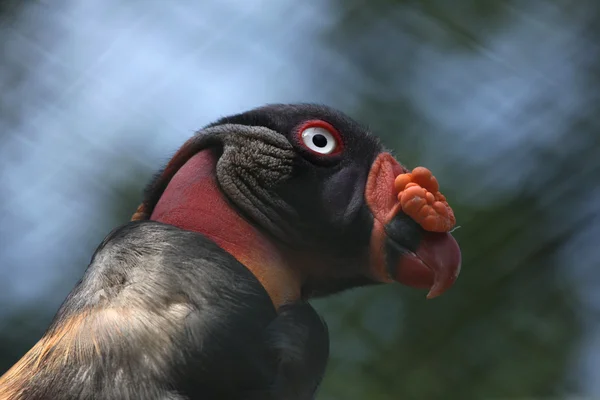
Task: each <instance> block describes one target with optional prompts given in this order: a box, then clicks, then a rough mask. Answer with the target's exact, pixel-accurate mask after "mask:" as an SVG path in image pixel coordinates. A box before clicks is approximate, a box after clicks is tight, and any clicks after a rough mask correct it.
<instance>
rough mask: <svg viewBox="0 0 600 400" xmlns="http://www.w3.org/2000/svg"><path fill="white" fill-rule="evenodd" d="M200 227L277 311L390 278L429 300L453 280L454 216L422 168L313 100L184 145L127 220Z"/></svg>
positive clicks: (230, 123)
mask: <svg viewBox="0 0 600 400" xmlns="http://www.w3.org/2000/svg"><path fill="white" fill-rule="evenodd" d="M148 219H149V220H155V221H160V222H163V223H167V224H170V225H174V226H177V227H179V228H182V229H185V230H191V231H196V232H200V233H202V234H204V235H206V236H207V237H209V238H210V239H212V240H213V241H215V242H216V243H217V244H218V245H219V246H220V247H222V248H224V249H225V250H227V251H228V252H229V253H230V254H232V255H234V256H235V258H236V259H237V260H238V261H240V262H241V263H242V264H244V265H245V266H246V267H247V268H248V269H250V270H251V271H252V273H253V274H254V275H255V276H256V277H257V278H258V279H259V281H260V282H261V284H262V285H263V286H264V288H265V289H266V290H267V292H268V294H269V296H270V297H271V300H272V301H273V303H274V305H275V306H276V307H278V306H280V305H282V304H285V303H288V302H293V301H296V300H298V299H307V298H310V297H318V296H324V295H328V294H332V293H335V292H339V291H342V290H345V289H348V288H351V287H357V286H364V285H369V284H377V283H389V282H400V283H402V284H405V285H408V286H412V287H415V288H421V289H427V290H428V291H429V292H428V298H432V297H435V296H438V295H440V294H442V293H443V292H444V291H445V290H447V289H448V288H449V287H450V286H452V285H453V283H454V282H455V280H456V278H457V276H458V274H459V272H460V264H461V256H460V250H459V247H458V244H457V243H456V241H455V239H454V238H453V237H452V235H451V234H450V233H449V231H450V230H451V229H452V227H453V225H454V223H455V220H454V215H453V212H452V209H451V208H450V207H449V206H448V203H447V202H446V199H445V198H444V196H443V195H442V194H441V193H440V192H439V185H438V183H437V181H436V179H435V178H434V177H433V176H432V175H431V173H430V172H429V171H428V170H427V169H425V168H422V167H419V168H415V169H414V170H413V171H412V172H410V171H409V170H407V169H406V168H405V167H404V166H402V164H401V163H399V162H398V161H397V160H396V159H395V158H394V157H393V156H392V155H391V153H390V152H388V151H387V150H386V149H385V148H384V146H383V145H382V144H381V142H380V141H379V139H378V138H377V137H376V136H374V135H373V134H372V133H371V132H369V131H368V130H367V129H366V128H364V127H362V126H361V125H360V124H358V123H357V122H355V121H354V120H352V119H351V118H349V117H348V116H346V115H345V114H343V113H342V112H339V111H336V110H334V109H332V108H329V107H325V106H320V105H307V104H300V105H282V104H277V105H268V106H264V107H260V108H256V109H253V110H251V111H248V112H244V113H240V114H237V115H233V116H229V117H225V118H222V119H221V120H219V121H217V122H215V123H213V124H211V125H209V126H207V127H206V128H205V129H203V130H201V131H200V132H198V134H197V135H195V136H194V137H192V138H191V139H190V140H188V141H187V142H186V143H185V144H184V145H183V146H182V147H181V148H180V149H179V151H178V152H177V153H176V154H175V155H174V157H173V158H172V159H171V161H170V162H169V163H168V165H167V166H166V167H165V168H164V169H163V170H162V171H161V172H159V173H158V174H157V175H156V176H155V178H154V179H153V181H152V182H151V183H150V185H149V186H148V188H147V190H146V195H145V198H144V201H143V203H142V204H141V205H140V207H139V208H138V210H137V212H136V214H135V215H134V217H133V220H148Z"/></svg>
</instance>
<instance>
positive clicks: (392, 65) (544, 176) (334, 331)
mask: <svg viewBox="0 0 600 400" xmlns="http://www.w3.org/2000/svg"><path fill="white" fill-rule="evenodd" d="M598 17H600V2H598V1H593V0H581V1H577V2H576V1H570V2H567V1H558V0H547V1H516V0H514V1H496V0H490V1H475V0H454V1H442V0H438V1H391V0H373V1H366V0H360V1H359V0H347V1H342V0H322V1H321V0H309V1H295V0H279V1H266V0H264V1H258V0H226V1H223V0H221V1H219V0H204V1H202V2H194V1H191V0H181V1H173V2H168V1H153V0H146V1H141V0H132V1H129V2H122V1H117V0H102V1H101V0H96V1H91V0H88V1H75V0H67V1H62V0H61V1H59V0H55V1H41V0H40V1H17V0H12V1H6V0H5V1H3V2H2V3H0V373H1V372H3V371H5V370H6V369H8V368H9V367H10V366H11V365H12V364H13V363H14V362H15V361H16V360H17V359H18V358H19V357H20V356H21V355H23V354H24V353H25V352H26V350H27V349H28V348H29V347H31V346H32V345H33V344H34V343H35V342H36V341H37V339H38V338H39V337H40V336H41V335H42V333H43V331H44V330H45V328H46V327H47V325H48V323H49V321H50V320H51V318H52V316H53V315H54V313H55V311H56V310H57V308H58V306H59V305H60V303H61V302H62V300H63V299H64V298H65V297H66V295H67V294H68V292H69V291H70V289H71V288H72V287H73V285H74V284H75V283H76V282H77V280H78V279H79V278H80V276H81V275H82V273H83V271H84V269H85V268H86V266H87V263H88V262H89V258H90V256H91V254H92V253H93V251H94V249H95V247H96V246H97V245H98V244H99V242H100V241H101V240H102V238H103V237H104V236H105V235H106V234H107V233H108V232H109V231H110V230H111V229H112V228H114V227H116V226H118V225H119V224H122V223H125V222H126V221H127V220H128V218H129V216H130V215H131V214H132V212H133V211H134V210H135V208H136V206H137V204H138V203H139V200H140V193H141V190H142V188H143V186H144V184H145V183H146V181H147V180H148V179H149V178H150V177H151V175H152V173H153V172H154V170H155V169H157V168H159V167H160V166H161V165H162V164H163V163H164V162H165V161H166V160H168V158H169V157H170V156H171V155H172V154H173V153H174V151H175V150H176V149H177V148H178V146H179V145H181V144H182V143H183V142H184V141H185V140H186V139H187V138H188V137H189V136H190V135H191V134H192V133H193V132H194V131H195V130H196V129H198V128H200V127H201V126H203V125H205V124H208V123H210V122H212V121H213V120H215V119H217V118H219V117H221V116H225V115H228V114H233V113H236V112H240V111H243V110H246V109H249V108H253V107H256V106H259V105H262V104H265V103H273V102H297V101H308V102H322V103H326V104H328V105H331V106H333V107H336V108H339V109H341V110H343V111H345V112H347V113H349V114H350V115H351V116H353V117H354V118H356V119H358V120H359V121H361V122H363V123H364V124H367V125H368V126H369V127H370V128H371V129H372V130H373V131H374V132H376V133H377V134H378V135H380V136H381V137H383V138H384V141H385V143H386V144H387V145H388V146H389V147H392V148H393V149H394V150H395V153H396V155H397V156H398V158H399V159H400V160H401V161H402V162H403V163H404V164H405V165H407V166H409V167H414V166H417V165H426V166H427V167H429V168H430V169H431V170H432V171H433V172H434V173H435V174H436V176H437V177H438V179H439V181H440V182H441V185H442V191H443V192H444V193H445V194H446V196H447V197H448V199H449V201H450V204H452V205H453V207H454V210H455V213H456V216H457V220H458V225H460V226H461V227H460V229H458V230H457V231H456V232H455V237H456V238H457V240H458V241H459V243H460V244H461V246H462V249H463V260H464V261H463V270H462V275H461V277H460V279H459V280H458V282H457V284H456V285H455V286H454V287H453V288H452V289H451V290H450V291H449V292H447V293H446V294H445V295H444V296H442V297H441V298H437V299H435V300H432V301H426V300H425V293H424V292H421V291H415V290H412V289H409V288H404V287H401V286H400V285H394V286H388V287H377V288H370V289H359V290H354V291H351V292H347V293H345V294H343V295H339V296H335V297H332V298H331V299H326V300H319V301H316V302H314V303H315V305H316V306H317V307H318V309H319V310H320V311H321V312H322V313H323V314H324V316H325V318H326V320H327V321H328V323H329V326H330V330H331V341H332V357H331V362H330V365H329V368H328V371H327V375H326V378H325V381H324V382H323V385H322V388H321V390H320V392H319V396H318V398H319V399H322V400H333V399H344V400H345V399H348V400H350V399H374V400H388V399H389V400H392V399H393V400H396V399H525V398H570V397H576V396H581V397H584V398H594V397H596V398H600V324H599V318H598V316H599V315H600V295H599V293H600V291H599V290H598V288H599V287H600V275H599V273H598V267H600V249H599V247H600V224H599V222H600V109H599V108H600V24H599V23H598V20H599V18H598Z"/></svg>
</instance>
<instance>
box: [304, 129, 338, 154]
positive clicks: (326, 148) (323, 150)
mask: <svg viewBox="0 0 600 400" xmlns="http://www.w3.org/2000/svg"><path fill="white" fill-rule="evenodd" d="M300 138H301V140H302V143H304V145H305V146H306V147H308V149H309V150H311V151H313V152H315V153H317V154H324V155H326V154H333V153H337V152H339V151H340V147H341V143H340V140H339V136H338V134H337V132H336V131H335V129H333V127H330V126H329V124H327V123H325V122H323V121H314V122H312V123H307V124H306V125H305V127H304V129H301V130H300Z"/></svg>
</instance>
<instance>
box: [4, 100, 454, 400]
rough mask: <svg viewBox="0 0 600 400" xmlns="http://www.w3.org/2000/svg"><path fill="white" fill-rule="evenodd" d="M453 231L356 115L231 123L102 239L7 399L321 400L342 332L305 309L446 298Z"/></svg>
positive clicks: (188, 149) (204, 135) (424, 186)
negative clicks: (344, 300) (358, 295)
mask: <svg viewBox="0 0 600 400" xmlns="http://www.w3.org/2000/svg"><path fill="white" fill-rule="evenodd" d="M454 224H455V217H454V214H453V211H452V209H451V208H450V206H449V205H448V203H447V201H446V199H445V197H444V196H443V195H442V194H441V193H440V190H439V185H438V182H437V180H436V179H435V177H433V175H432V174H431V172H430V171H429V170H428V169H426V168H424V167H417V168H415V169H413V170H412V171H409V170H407V169H406V168H405V167H404V166H402V164H400V163H399V162H398V161H397V160H396V159H395V158H394V157H393V156H392V155H391V153H390V152H388V151H386V149H385V148H384V146H383V145H382V144H381V142H380V141H379V139H378V138H377V137H376V136H374V135H373V134H372V133H371V132H369V131H368V130H367V129H366V128H364V127H362V126H361V125H359V124H358V123H357V122H355V121H354V120H352V119H351V118H349V117H348V116H347V115H345V114H344V113H342V112H339V111H337V110H334V109H332V108H329V107H326V106H321V105H313V104H293V105H283V104H277V105H268V106H264V107H260V108H256V109H253V110H250V111H248V112H244V113H240V114H237V115H233V116H229V117H226V118H222V119H220V120H219V121H217V122H215V123H212V124H210V125H208V126H206V127H205V128H204V129H202V130H200V131H199V132H198V133H197V134H195V135H194V136H193V137H192V138H190V139H189V140H188V141H187V142H186V143H184V144H183V146H182V147H181V148H180V149H179V150H178V151H177V152H176V153H175V155H174V156H173V158H172V159H171V160H170V161H169V163H168V164H167V165H166V167H165V168H164V169H162V170H161V171H160V172H159V173H157V174H156V175H155V177H154V178H153V179H152V181H151V182H150V183H149V185H148V186H147V189H146V191H145V194H144V196H143V200H142V202H141V205H140V206H139V207H138V209H137V211H136V212H135V214H134V216H133V218H132V221H130V222H129V223H127V224H125V225H123V226H120V227H118V228H116V229H115V230H114V231H112V232H111V233H110V234H109V235H108V236H107V237H106V238H105V239H104V240H103V241H102V243H100V245H99V246H98V248H97V249H96V251H95V253H94V254H93V256H92V258H91V261H90V263H89V266H88V268H87V270H86V271H85V273H84V274H83V277H82V278H81V280H80V281H79V283H78V284H77V285H76V286H75V288H74V289H73V290H72V291H71V293H70V294H69V295H68V297H67V298H66V300H65V301H64V303H63V304H62V305H61V307H60V309H59V310H58V312H57V314H56V316H55V318H54V320H53V322H52V323H51V325H50V327H49V328H48V330H47V331H46V333H45V334H44V336H43V337H42V338H41V339H40V340H39V342H37V344H35V345H34V346H33V348H31V350H30V351H29V352H27V353H26V354H25V355H24V356H23V357H22V358H21V360H19V361H18V362H17V363H16V364H15V365H14V366H13V367H12V368H11V369H10V370H8V371H7V372H6V373H5V374H4V375H3V376H2V378H0V399H10V400H38V399H40V400H41V399H48V400H67V399H69V400H71V399H73V400H74V399H98V400H103V399H143V400H154V399H163V400H167V399H168V400H191V399H203V400H206V399H232V400H235V399H244V400H252V399H278V400H279V399H312V398H314V396H315V393H316V391H317V388H318V386H319V384H320V382H321V379H322V377H323V374H324V371H325V368H326V364H327V359H328V357H329V336H328V331H327V327H326V324H325V322H324V321H323V320H322V319H321V317H320V316H319V315H318V314H317V313H316V311H315V310H314V309H313V308H312V307H311V305H310V304H309V303H308V300H310V299H312V298H317V297H323V296H329V295H332V294H335V293H338V292H340V291H343V290H346V289H350V288H355V287H359V286H366V285H375V284H382V283H391V282H399V283H401V284H405V285H408V286H411V287H415V288H420V289H427V290H428V291H429V292H428V297H429V298H433V297H436V296H438V295H440V294H442V293H443V292H444V291H445V290H447V289H448V288H449V287H450V286H452V285H453V283H454V282H455V280H456V278H457V276H458V274H459V272H460V262H461V256H460V250H459V247H458V244H457V242H456V241H455V240H454V239H453V237H452V236H451V234H450V233H449V232H450V231H451V229H452V228H453V226H454Z"/></svg>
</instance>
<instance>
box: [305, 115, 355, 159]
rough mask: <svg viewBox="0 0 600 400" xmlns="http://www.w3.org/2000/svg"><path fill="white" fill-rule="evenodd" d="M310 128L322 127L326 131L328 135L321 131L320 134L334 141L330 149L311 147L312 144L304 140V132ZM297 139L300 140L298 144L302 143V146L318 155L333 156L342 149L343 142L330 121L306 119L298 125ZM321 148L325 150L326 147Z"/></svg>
mask: <svg viewBox="0 0 600 400" xmlns="http://www.w3.org/2000/svg"><path fill="white" fill-rule="evenodd" d="M311 128H320V129H324V130H325V131H326V133H328V135H325V134H323V133H321V135H323V136H325V137H326V138H327V136H329V137H330V138H331V139H332V140H333V141H334V143H333V144H332V145H333V146H334V147H333V148H332V149H331V151H320V149H317V148H316V147H312V146H314V145H311V144H309V143H307V142H306V140H305V137H304V134H305V133H306V131H307V130H308V129H311ZM298 141H299V142H300V144H302V145H303V147H304V148H306V149H307V150H309V151H310V152H312V153H314V154H318V155H319V156H334V155H338V154H340V153H341V152H342V151H343V150H344V142H343V141H342V136H341V135H340V133H339V132H338V131H337V129H335V128H334V127H333V126H332V125H331V124H330V123H328V122H325V121H322V120H319V119H316V120H309V121H306V122H304V123H303V124H302V125H300V126H299V128H298ZM328 145H329V143H328ZM323 150H327V147H324V148H323Z"/></svg>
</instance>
